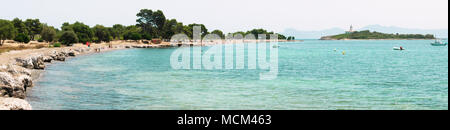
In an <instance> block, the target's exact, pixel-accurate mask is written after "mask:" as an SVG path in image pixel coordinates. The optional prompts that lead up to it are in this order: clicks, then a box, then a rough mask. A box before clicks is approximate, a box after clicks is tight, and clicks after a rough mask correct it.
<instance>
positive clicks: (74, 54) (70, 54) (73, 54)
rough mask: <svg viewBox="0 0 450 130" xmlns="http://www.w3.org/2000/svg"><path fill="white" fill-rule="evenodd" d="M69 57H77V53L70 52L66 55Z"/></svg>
mask: <svg viewBox="0 0 450 130" xmlns="http://www.w3.org/2000/svg"><path fill="white" fill-rule="evenodd" d="M67 54H68V55H69V56H77V53H76V52H75V51H70V52H69V53H67Z"/></svg>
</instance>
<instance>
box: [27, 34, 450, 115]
mask: <svg viewBox="0 0 450 130" xmlns="http://www.w3.org/2000/svg"><path fill="white" fill-rule="evenodd" d="M431 42H433V41H431V40H348V41H322V40H304V41H301V42H300V41H299V42H280V43H278V46H276V47H275V46H274V47H273V48H272V46H271V45H270V44H268V43H259V44H256V46H260V45H262V44H265V45H266V49H265V50H264V49H263V50H258V52H260V51H261V52H262V51H267V53H266V54H267V55H266V56H267V59H272V58H274V59H276V60H277V62H276V72H275V77H274V78H272V79H268V80H267V79H261V73H265V72H267V71H270V70H268V69H264V68H263V67H258V66H257V67H256V68H251V67H248V66H249V61H250V60H248V59H251V58H250V57H252V56H250V53H248V52H249V51H248V52H245V53H239V54H238V53H236V52H237V51H234V52H232V53H233V57H236V55H240V56H241V57H244V58H245V59H244V61H245V66H244V68H240V69H236V64H237V63H234V62H237V61H233V63H232V65H233V68H232V69H224V67H223V69H220V68H214V69H205V68H200V69H189V68H188V69H186V68H185V69H179V68H174V67H173V65H172V64H173V62H171V57H172V55H173V54H174V52H176V50H177V49H180V48H175V47H174V48H142V49H125V50H117V51H109V52H104V53H96V54H90V55H83V56H79V57H74V58H70V59H68V60H67V61H66V62H54V63H53V64H49V65H48V66H47V68H46V70H45V71H44V72H43V73H42V76H41V77H40V78H39V79H38V80H37V81H34V82H35V86H34V87H33V88H29V89H28V92H27V99H26V100H27V101H28V102H29V103H30V104H31V105H32V107H33V109H37V110H448V47H447V46H440V47H438V46H431V45H430V43H431ZM250 44H251V43H249V44H244V45H245V47H246V49H248V48H247V47H248V45H250ZM253 44H254V43H253ZM216 46H230V45H216ZM231 46H233V47H236V45H233V44H231ZM400 46H401V47H403V48H404V49H405V50H403V51H399V50H394V49H393V48H394V47H400ZM188 48H189V49H191V50H194V49H200V50H202V54H203V53H206V52H208V50H209V49H211V48H212V47H211V46H208V47H198V46H196V47H188ZM224 48H225V47H224ZM275 49H276V50H277V51H276V52H275V51H274V50H275ZM223 50H225V49H223ZM226 52H227V51H223V53H226ZM271 53H277V55H276V57H270V54H271ZM242 54H243V56H242ZM251 54H253V53H251ZM214 56H215V55H214ZM258 56H259V53H258ZM194 58H195V57H194V56H192V57H191V59H194ZM206 59H208V58H206ZM211 59H212V60H211V61H213V60H214V58H211ZM224 59H225V58H223V60H224ZM235 59H236V58H235ZM259 60H260V59H258V62H257V63H260V62H259ZM178 61H180V59H178ZM191 61H193V60H191ZM191 64H193V63H191ZM222 64H225V63H224V62H223V63H222ZM223 66H225V65H223Z"/></svg>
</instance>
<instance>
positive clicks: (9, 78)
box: [0, 72, 32, 99]
mask: <svg viewBox="0 0 450 130" xmlns="http://www.w3.org/2000/svg"><path fill="white" fill-rule="evenodd" d="M24 83H25V84H27V85H26V87H29V86H32V82H31V78H30V77H26V75H25V76H20V77H18V78H17V79H16V78H15V77H13V75H11V74H9V73H7V72H0V86H1V87H0V94H1V95H0V97H5V96H6V97H15V98H21V99H24V98H25V97H26V95H25V85H24Z"/></svg>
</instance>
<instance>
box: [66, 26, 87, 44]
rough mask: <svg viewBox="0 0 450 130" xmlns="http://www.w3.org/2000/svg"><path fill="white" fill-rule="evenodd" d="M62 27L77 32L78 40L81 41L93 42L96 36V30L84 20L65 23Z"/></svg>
mask: <svg viewBox="0 0 450 130" xmlns="http://www.w3.org/2000/svg"><path fill="white" fill-rule="evenodd" d="M61 29H62V30H63V31H73V32H74V33H75V34H77V37H78V40H79V42H81V43H86V42H92V40H93V38H94V31H93V30H92V29H91V28H90V27H89V26H88V25H86V24H84V23H82V22H75V23H73V24H69V23H64V24H63V25H62V26H61Z"/></svg>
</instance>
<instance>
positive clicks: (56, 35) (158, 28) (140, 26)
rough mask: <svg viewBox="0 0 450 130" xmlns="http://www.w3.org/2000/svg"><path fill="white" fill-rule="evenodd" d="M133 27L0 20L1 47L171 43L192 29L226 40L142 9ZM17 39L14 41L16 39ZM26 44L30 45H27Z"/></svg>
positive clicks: (36, 20)
mask: <svg viewBox="0 0 450 130" xmlns="http://www.w3.org/2000/svg"><path fill="white" fill-rule="evenodd" d="M136 16H137V19H136V25H129V26H125V25H121V24H115V25H113V26H112V27H105V26H103V25H96V26H94V27H90V26H88V25H86V24H84V23H82V22H75V23H68V22H66V23H63V24H62V26H61V28H60V29H57V28H54V27H52V26H48V25H47V24H45V23H41V22H40V20H39V19H26V20H24V21H22V20H21V19H19V18H15V19H13V20H12V21H9V20H1V19H0V39H1V40H0V46H1V45H3V43H4V41H5V40H7V39H9V40H11V39H16V41H19V42H25V43H27V41H28V40H27V39H29V40H31V41H32V40H36V39H38V41H40V42H41V41H45V42H48V43H52V42H60V43H62V44H63V45H71V44H74V43H86V42H95V43H101V42H110V41H112V40H134V41H138V40H143V39H145V40H152V39H155V38H156V39H166V40H167V39H170V38H171V37H172V36H173V35H175V34H180V33H184V34H186V35H187V36H188V37H189V38H192V37H193V35H194V34H193V28H194V26H200V27H201V30H202V32H201V34H200V35H201V37H204V36H205V35H207V34H217V35H218V36H220V37H221V38H225V34H224V32H223V31H221V30H217V29H216V30H213V31H212V32H209V31H208V28H206V26H205V25H204V24H198V23H193V24H188V25H184V24H183V23H182V22H179V21H177V20H176V19H166V16H165V15H164V13H163V11H161V10H156V11H153V10H150V9H142V10H140V11H139V12H138V13H137V14H136ZM229 34H243V35H244V36H245V35H246V34H254V35H255V36H256V38H258V37H259V36H257V34H266V35H267V39H269V38H270V36H269V34H275V33H274V32H268V31H267V30H264V29H253V30H250V31H247V32H242V31H239V32H235V33H229ZM277 35H278V38H279V39H285V40H286V39H289V38H291V39H294V38H293V37H286V36H284V35H281V34H277ZM16 37H17V38H16ZM28 42H29V41H28Z"/></svg>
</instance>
